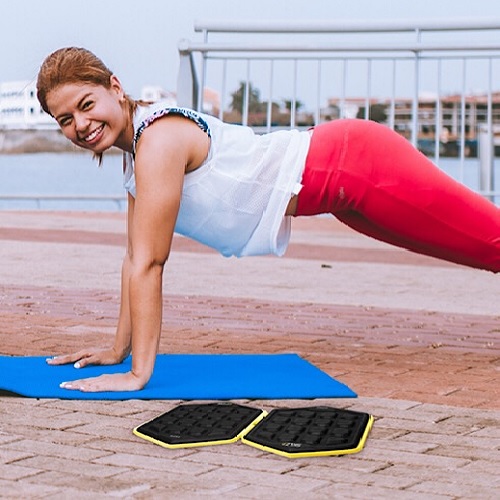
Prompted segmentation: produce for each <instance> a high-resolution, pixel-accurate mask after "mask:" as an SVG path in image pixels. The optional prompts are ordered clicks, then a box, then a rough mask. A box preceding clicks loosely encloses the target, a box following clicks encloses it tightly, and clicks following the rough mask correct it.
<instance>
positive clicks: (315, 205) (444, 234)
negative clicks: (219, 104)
mask: <svg viewBox="0 0 500 500" xmlns="http://www.w3.org/2000/svg"><path fill="white" fill-rule="evenodd" d="M302 184H303V185H304V187H303V188H302V191H301V192H300V194H299V197H298V204H297V212H296V215H297V216H299V215H314V214H319V213H332V214H334V215H335V216H336V217H337V218H338V219H340V220H341V221H343V222H345V223H346V224H348V225H349V226H351V227H353V228H354V229H356V230H358V231H360V232H362V233H365V234H367V235H369V236H372V237H374V238H377V239H379V240H382V241H386V242H388V243H391V244H393V245H397V246H400V247H404V248H407V249H409V250H412V251H415V252H418V253H422V254H426V255H431V256H433V257H438V258H441V259H445V260H449V261H452V262H456V263H459V264H465V265H468V266H471V267H477V268H480V269H487V270H490V271H494V272H499V271H500V209H499V208H497V207H496V206H495V205H494V204H493V203H491V202H489V201H488V200H486V199H485V198H483V197H482V196H480V195H478V194H477V193H474V192H473V191H471V190H469V189H468V188H466V187H465V186H463V185H462V184H460V183H458V182H456V181H455V180H453V179H452V178H451V177H449V176H447V175H446V174H445V173H444V172H442V171H441V170H440V169H439V168H438V167H436V166H435V165H434V164H433V163H432V162H431V161H430V160H429V159H427V158H426V157H425V156H424V155H423V154H421V153H420V152H418V151H417V150H416V149H415V148H414V147H413V146H412V145H411V144H410V143H409V142H408V141H407V140H406V139H404V138H403V137H401V136H399V135H398V134H396V133H395V132H393V131H391V130H390V129H389V128H387V127H385V126H383V125H380V124H377V123H375V122H371V121H365V120H337V121H333V122H329V123H326V124H322V125H319V126H318V127H316V128H315V130H314V133H313V136H312V139H311V147H310V150H309V154H308V157H307V161H306V167H305V171H304V176H303V179H302Z"/></svg>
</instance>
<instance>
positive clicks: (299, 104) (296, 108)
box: [283, 99, 304, 112]
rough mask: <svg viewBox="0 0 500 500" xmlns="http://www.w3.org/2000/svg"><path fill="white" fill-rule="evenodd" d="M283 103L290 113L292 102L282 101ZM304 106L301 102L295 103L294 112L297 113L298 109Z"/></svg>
mask: <svg viewBox="0 0 500 500" xmlns="http://www.w3.org/2000/svg"><path fill="white" fill-rule="evenodd" d="M283 103H284V104H285V108H286V109H287V110H288V111H290V112H292V101H291V100H290V99H283ZM303 106H304V103H303V102H302V101H299V100H297V101H295V111H298V110H299V109H300V108H302V107H303Z"/></svg>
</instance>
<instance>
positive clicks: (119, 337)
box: [47, 194, 134, 368]
mask: <svg viewBox="0 0 500 500" xmlns="http://www.w3.org/2000/svg"><path fill="white" fill-rule="evenodd" d="M133 214H134V198H133V197H132V196H131V195H130V194H129V195H128V211H127V241H128V243H127V251H126V254H125V257H124V259H123V263H122V272H121V300H120V313H119V317H118V326H117V329H116V335H115V340H114V343H113V346H112V347H111V348H104V349H103V348H100V349H99V348H89V349H81V350H80V351H78V352H75V353H72V354H65V355H62V356H56V357H53V358H49V359H47V363H49V364H51V365H63V364H68V363H74V365H75V368H83V367H85V366H88V365H114V364H117V363H121V362H122V361H123V360H124V359H125V358H126V357H127V356H128V355H129V354H130V351H131V348H132V327H131V324H130V306H129V290H128V282H129V279H130V258H129V255H130V245H131V243H130V235H131V231H132V219H133Z"/></svg>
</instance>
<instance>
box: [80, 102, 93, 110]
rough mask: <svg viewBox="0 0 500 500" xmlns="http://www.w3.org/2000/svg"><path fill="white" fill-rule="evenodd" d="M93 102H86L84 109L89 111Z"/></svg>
mask: <svg viewBox="0 0 500 500" xmlns="http://www.w3.org/2000/svg"><path fill="white" fill-rule="evenodd" d="M92 104H93V102H92V101H85V102H84V103H83V106H82V109H88V108H90V107H91V106H92Z"/></svg>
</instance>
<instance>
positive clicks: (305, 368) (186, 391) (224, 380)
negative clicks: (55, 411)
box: [0, 354, 356, 400]
mask: <svg viewBox="0 0 500 500" xmlns="http://www.w3.org/2000/svg"><path fill="white" fill-rule="evenodd" d="M45 359H46V358H45V357H43V356H31V357H30V356H23V357H11V356H0V389H2V390H4V391H8V392H12V393H14V394H17V395H20V396H27V397H32V398H58V399H117V400H124V399H186V400H197V399H200V400H205V399H210V400H220V399H222V400H225V399H312V398H353V397H356V393H354V392H353V391H351V389H349V387H347V386H346V385H344V384H342V383H340V382H337V381H336V380H335V379H333V378H332V377H330V376H329V375H327V374H326V373H324V372H322V371H321V370H320V369H319V368H317V367H316V366H314V365H312V364H311V363H309V362H308V361H306V360H304V359H302V358H301V357H300V356H298V355H297V354H159V355H158V357H157V359H156V364H155V370H154V374H153V376H152V377H151V380H150V381H149V383H148V384H147V385H146V387H145V388H144V389H143V390H141V391H131V392H99V393H83V392H80V391H70V390H67V389H61V388H60V387H59V384H60V383H61V382H65V381H70V380H76V379H79V378H86V377H95V376H97V375H101V374H103V373H120V372H126V371H129V370H130V366H131V358H130V357H128V358H127V359H126V360H125V361H124V362H123V363H122V364H120V365H113V366H88V367H85V368H81V369H76V368H74V367H73V366H72V365H63V366H51V365H48V364H47V363H46V362H45Z"/></svg>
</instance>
